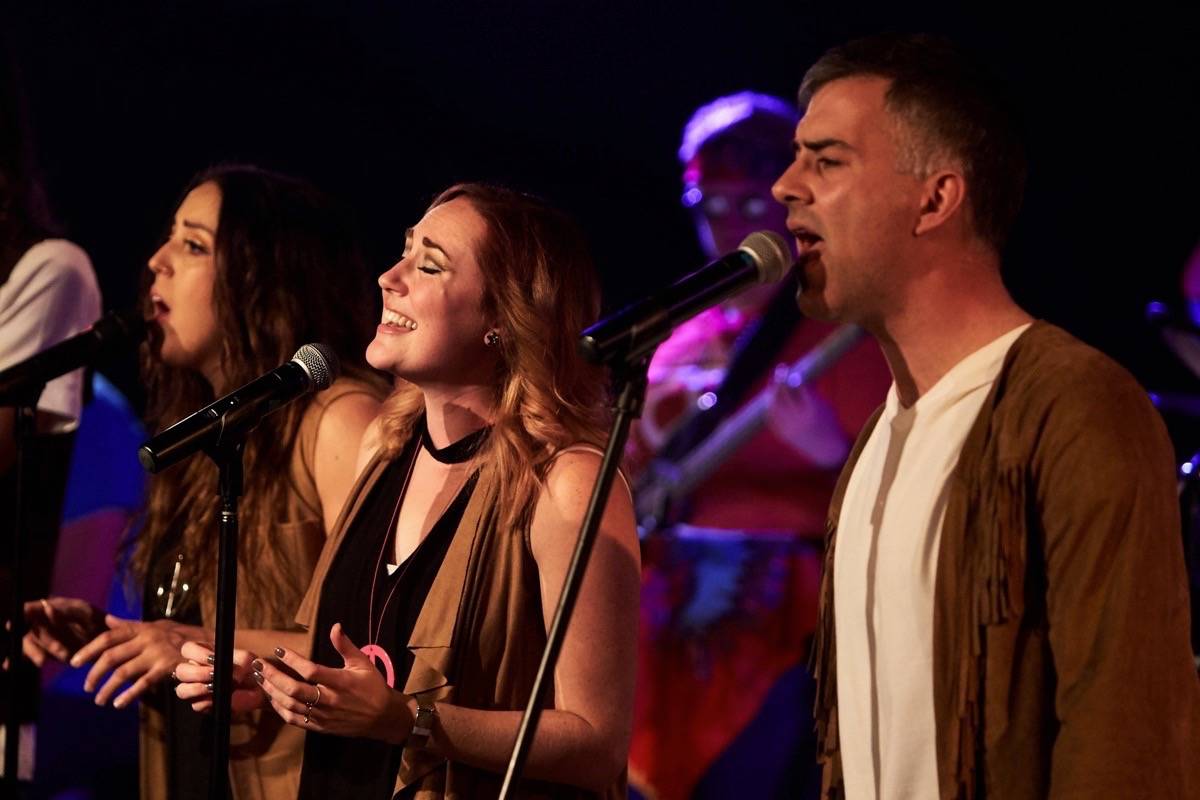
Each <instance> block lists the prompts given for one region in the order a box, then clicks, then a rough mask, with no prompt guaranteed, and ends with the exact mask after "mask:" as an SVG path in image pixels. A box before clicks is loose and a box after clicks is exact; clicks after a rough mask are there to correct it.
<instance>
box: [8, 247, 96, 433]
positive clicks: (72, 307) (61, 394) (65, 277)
mask: <svg viewBox="0 0 1200 800" xmlns="http://www.w3.org/2000/svg"><path fill="white" fill-rule="evenodd" d="M99 316H100V287H99V285H98V284H97V282H96V273H95V272H93V270H92V262H91V260H90V259H89V258H88V257H87V253H85V252H83V250H81V249H80V248H79V247H78V246H76V245H74V244H72V243H71V242H68V241H66V240H64V239H47V240H45V241H43V242H38V243H37V244H35V245H34V246H33V247H31V248H29V249H28V250H27V251H25V254H24V255H23V256H21V259H20V260H19V261H17V263H16V266H14V267H13V270H12V274H10V275H9V277H8V280H7V281H5V282H4V284H3V285H0V370H3V369H7V368H8V367H11V366H13V365H14V364H18V363H20V362H21V361H24V360H25V359H26V358H29V357H30V356H32V355H35V354H37V353H39V352H41V351H42V350H45V349H46V348H47V347H50V346H51V345H54V344H57V343H58V342H61V341H62V340H64V339H69V338H70V337H72V336H74V335H75V334H77V333H80V332H82V331H83V330H85V329H86V328H87V327H88V326H89V325H91V324H92V323H93V322H95V321H96V318H97V317H99ZM82 405H83V370H82V369H79V370H75V371H74V372H70V373H68V374H66V375H63V376H62V377H59V378H55V379H54V380H52V381H50V382H49V383H48V384H46V389H45V391H43V392H42V396H41V399H40V400H39V401H38V410H39V411H42V412H45V413H49V414H53V415H54V417H55V418H57V420H56V422H55V423H54V424H53V425H52V426H51V430H52V431H53V432H56V433H60V432H65V431H70V430H73V429H74V428H75V427H76V426H77V425H78V424H79V412H80V410H81V408H82Z"/></svg>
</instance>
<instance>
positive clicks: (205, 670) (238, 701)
mask: <svg viewBox="0 0 1200 800" xmlns="http://www.w3.org/2000/svg"><path fill="white" fill-rule="evenodd" d="M180 653H181V654H182V656H183V657H184V658H185V659H187V661H185V662H184V663H182V664H180V665H179V666H177V667H176V668H175V679H176V680H177V681H179V685H178V686H176V687H175V696H176V697H178V698H179V699H180V700H186V701H188V702H190V703H191V704H192V710H193V711H197V712H200V713H207V712H209V711H212V707H213V678H214V677H215V676H214V672H213V647H212V645H211V644H203V643H201V642H185V643H184V645H183V647H182V649H181V650H180ZM254 660H255V655H254V654H253V653H251V652H250V651H249V650H238V649H234V651H233V699H232V701H231V708H232V711H233V712H234V713H235V714H237V713H241V712H245V711H253V710H254V709H256V708H259V707H261V706H263V705H265V704H266V701H267V698H266V694H264V692H263V690H262V689H260V688H259V686H258V684H257V683H256V682H255V681H254V679H253V678H252V677H251V674H252V671H251V668H250V664H251V662H253V661H254Z"/></svg>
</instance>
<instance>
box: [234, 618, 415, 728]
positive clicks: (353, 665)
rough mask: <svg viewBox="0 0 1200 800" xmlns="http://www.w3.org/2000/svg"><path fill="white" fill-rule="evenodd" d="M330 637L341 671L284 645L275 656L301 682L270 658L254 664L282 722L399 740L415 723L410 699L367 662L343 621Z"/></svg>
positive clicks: (303, 726)
mask: <svg viewBox="0 0 1200 800" xmlns="http://www.w3.org/2000/svg"><path fill="white" fill-rule="evenodd" d="M329 640H330V641H331V642H332V643H333V647H334V649H335V650H337V652H338V654H339V655H340V656H341V657H342V661H343V662H344V663H345V666H343V667H342V668H341V669H337V668H334V667H323V666H320V665H318V664H315V663H313V662H312V661H309V660H308V659H307V658H304V657H303V656H301V655H299V654H298V653H296V652H295V651H292V650H285V649H283V648H278V649H277V650H276V651H275V655H276V656H277V657H278V658H279V659H280V661H282V662H283V664H284V665H285V666H286V667H287V668H289V669H291V670H293V671H294V672H295V673H296V674H297V675H298V676H299V678H300V679H299V680H297V679H296V678H294V677H292V676H290V675H288V674H287V673H286V672H285V671H284V670H283V669H281V668H280V667H277V666H275V665H274V664H272V663H270V661H264V660H259V661H255V662H254V664H253V667H254V672H255V680H257V681H259V682H260V683H261V684H262V688H263V691H265V692H266V693H267V697H268V698H270V700H271V705H272V706H273V707H274V708H275V711H276V712H278V713H279V716H280V717H282V718H283V721H284V722H287V723H288V724H290V725H295V726H297V727H300V728H304V729H305V730H311V731H318V732H320V733H332V734H336V735H338V736H364V737H368V738H371V739H381V740H383V741H385V742H391V743H392V744H402V743H403V742H404V741H405V740H406V739H407V738H408V735H409V732H410V731H411V730H412V725H413V715H412V712H411V710H410V709H409V707H408V698H406V697H405V696H404V695H403V694H401V693H400V692H397V691H394V690H392V689H391V688H389V687H388V685H387V682H386V681H385V680H384V679H383V676H382V675H380V674H379V671H378V670H377V669H375V665H374V664H372V663H371V660H370V659H369V658H367V656H365V655H363V652H362V651H361V650H359V649H358V648H357V647H356V646H355V645H354V643H353V642H351V641H350V639H349V637H347V636H346V634H345V633H343V632H342V625H341V623H336V624H334V626H333V628H331V629H330V631H329Z"/></svg>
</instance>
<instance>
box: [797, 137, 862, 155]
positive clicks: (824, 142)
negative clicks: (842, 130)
mask: <svg viewBox="0 0 1200 800" xmlns="http://www.w3.org/2000/svg"><path fill="white" fill-rule="evenodd" d="M801 147H803V148H805V149H807V150H812V151H813V152H814V153H819V152H821V151H822V150H825V149H827V148H830V147H844V148H845V149H847V150H853V149H854V148H853V147H851V146H850V145H849V144H847V143H846V142H843V141H842V140H841V139H815V140H812V141H808V142H792V150H793V151H799V150H800V148H801Z"/></svg>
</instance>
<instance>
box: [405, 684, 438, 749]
mask: <svg viewBox="0 0 1200 800" xmlns="http://www.w3.org/2000/svg"><path fill="white" fill-rule="evenodd" d="M413 699H414V700H416V701H417V713H416V716H414V717H413V726H412V733H410V734H409V736H408V741H407V742H405V746H406V747H415V748H418V749H420V748H423V747H426V746H427V745H428V744H429V737H431V736H433V724H434V721H435V720H436V719H437V706H436V705H434V702H433V701H432V700H425V699H424V698H423V697H422V696H421V695H413Z"/></svg>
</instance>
